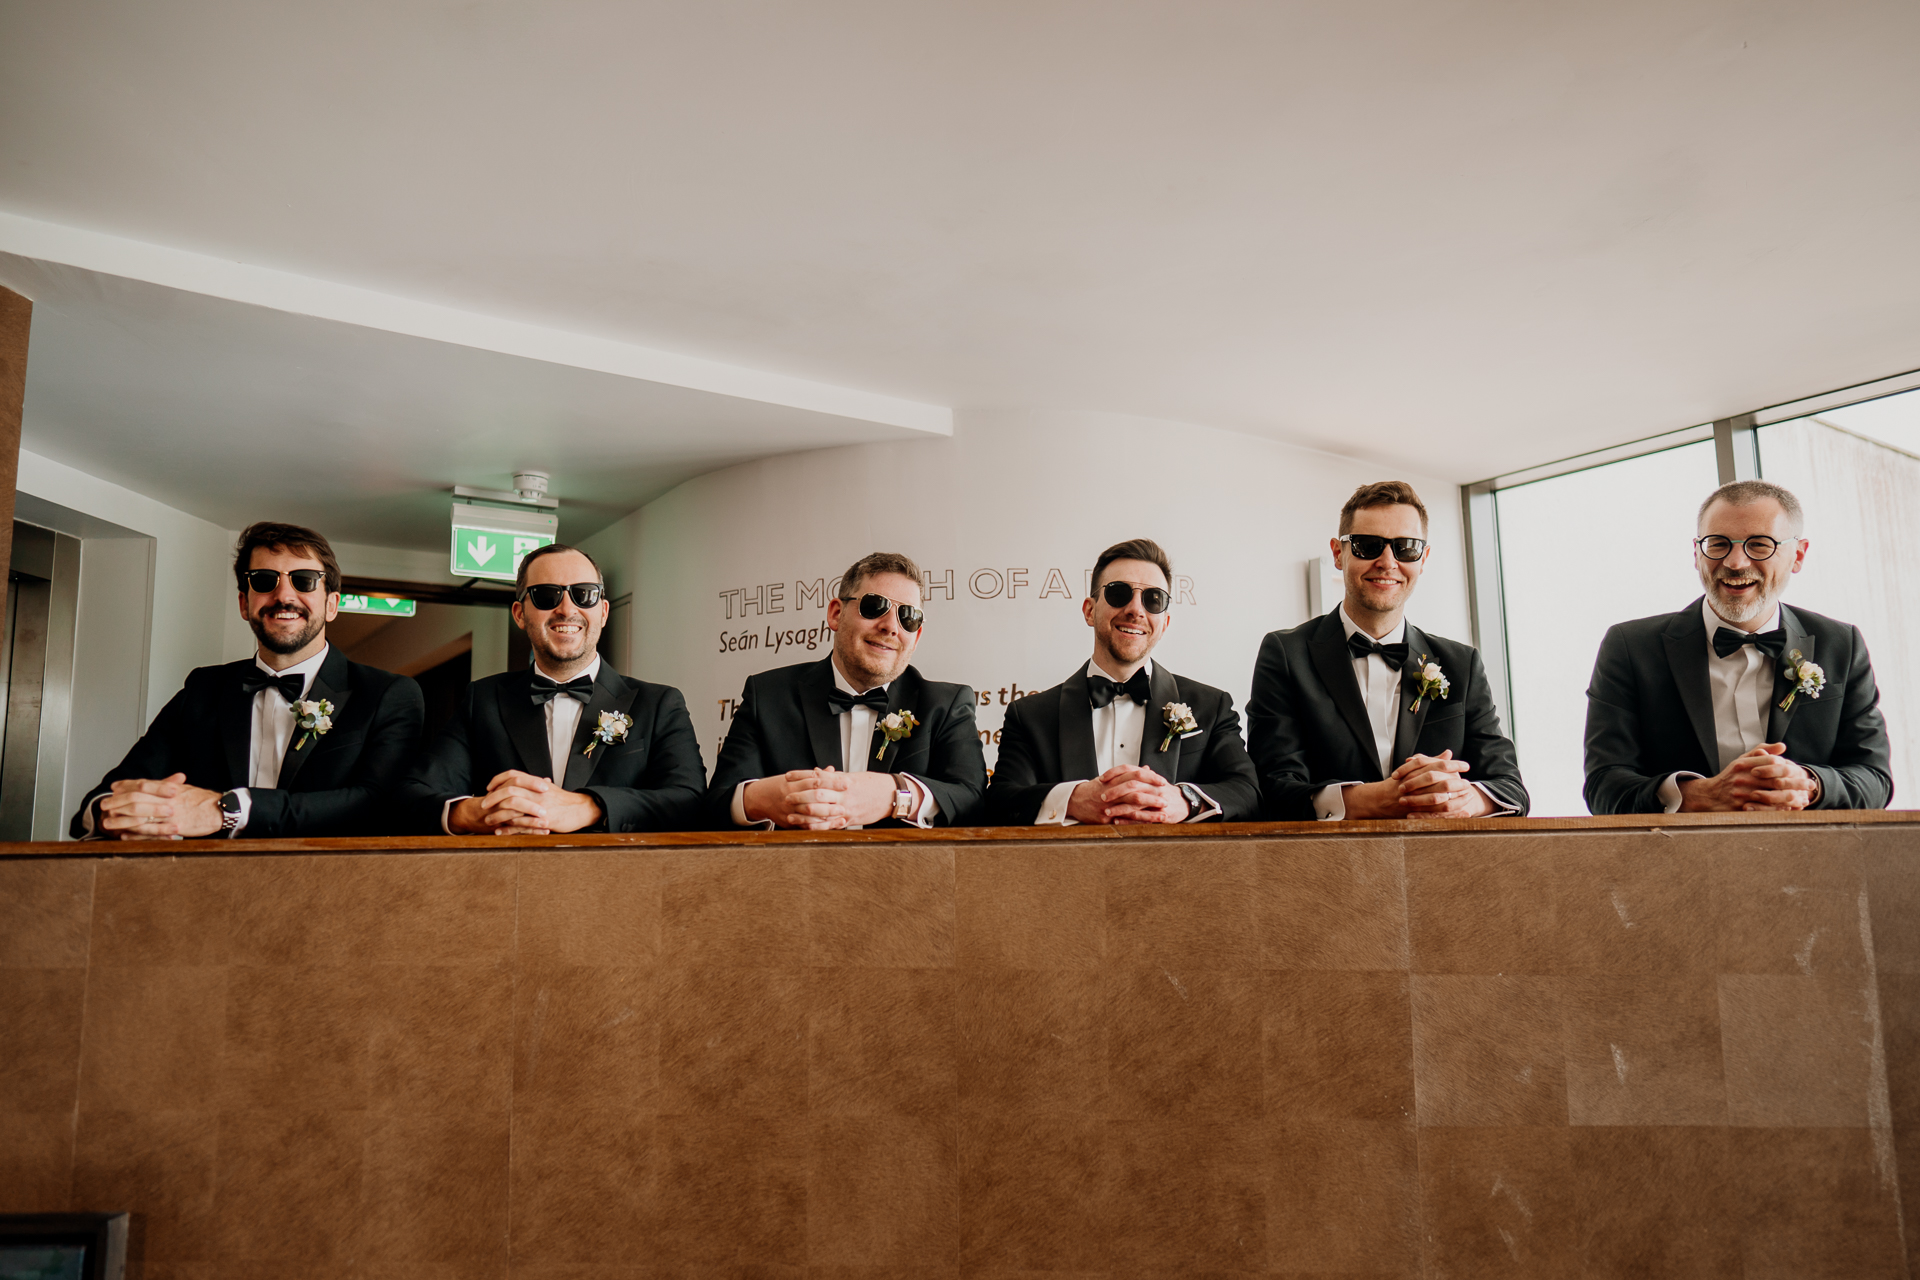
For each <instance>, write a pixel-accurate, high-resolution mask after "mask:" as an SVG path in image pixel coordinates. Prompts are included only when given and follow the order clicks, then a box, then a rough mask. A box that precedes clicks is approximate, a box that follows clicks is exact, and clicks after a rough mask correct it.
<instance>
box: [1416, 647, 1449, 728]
mask: <svg viewBox="0 0 1920 1280" xmlns="http://www.w3.org/2000/svg"><path fill="white" fill-rule="evenodd" d="M1452 688H1453V683H1452V682H1451V681H1450V680H1448V679H1447V673H1446V672H1444V671H1442V670H1441V669H1440V664H1439V663H1437V662H1428V661H1427V655H1426V654H1424V653H1423V654H1421V655H1420V671H1419V673H1418V674H1416V675H1415V676H1414V678H1413V690H1414V697H1413V705H1412V706H1410V707H1408V708H1407V710H1409V711H1411V712H1414V713H1415V714H1416V715H1417V714H1418V713H1419V711H1420V704H1421V703H1423V702H1425V701H1426V700H1427V699H1428V698H1436V699H1438V698H1444V697H1446V696H1447V693H1448V692H1449V691H1450V690H1451V689H1452Z"/></svg>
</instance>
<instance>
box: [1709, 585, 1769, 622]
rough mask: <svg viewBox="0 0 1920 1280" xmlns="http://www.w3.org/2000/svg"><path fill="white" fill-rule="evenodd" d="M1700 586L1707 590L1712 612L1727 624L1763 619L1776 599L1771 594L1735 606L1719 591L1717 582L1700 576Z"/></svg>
mask: <svg viewBox="0 0 1920 1280" xmlns="http://www.w3.org/2000/svg"><path fill="white" fill-rule="evenodd" d="M1701 584H1702V585H1703V586H1705V587H1706V589H1707V603H1708V604H1710V605H1712V606H1713V611H1714V612H1715V613H1717V614H1719V615H1720V616H1721V617H1722V618H1725V619H1726V620H1727V621H1728V622H1751V621H1753V620H1754V619H1755V618H1764V617H1766V616H1767V613H1768V612H1769V611H1770V610H1771V609H1772V608H1773V606H1774V603H1775V599H1776V597H1775V596H1773V595H1772V594H1771V593H1767V594H1762V595H1757V596H1755V597H1754V598H1753V600H1752V601H1751V602H1750V603H1748V604H1744V605H1742V604H1736V603H1735V602H1734V601H1732V600H1728V599H1727V598H1726V597H1725V596H1724V595H1723V594H1722V593H1721V591H1720V584H1719V582H1718V581H1716V580H1714V579H1712V578H1708V577H1706V576H1705V575H1702V578H1701Z"/></svg>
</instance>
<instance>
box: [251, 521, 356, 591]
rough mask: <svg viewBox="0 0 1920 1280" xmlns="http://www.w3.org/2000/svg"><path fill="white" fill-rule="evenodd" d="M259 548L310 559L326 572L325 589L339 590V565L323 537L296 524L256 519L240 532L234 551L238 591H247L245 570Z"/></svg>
mask: <svg viewBox="0 0 1920 1280" xmlns="http://www.w3.org/2000/svg"><path fill="white" fill-rule="evenodd" d="M262 547H265V548H266V549H267V550H269V551H286V552H289V553H291V554H294V555H304V556H312V557H313V558H314V559H315V560H318V561H319V562H320V567H321V568H322V569H323V570H325V571H326V577H327V590H328V591H329V592H334V591H338V590H339V589H340V562H339V561H338V560H335V559H334V558H333V548H332V547H330V546H328V545H327V540H326V539H325V538H323V537H321V536H320V535H319V534H317V533H315V532H314V531H313V530H311V529H308V528H304V527H302V526H300V525H297V524H276V523H274V522H273V521H271V520H257V521H255V522H254V523H252V524H250V525H248V526H247V527H246V528H244V529H242V530H241V531H240V542H239V544H238V545H237V546H235V547H234V549H233V582H234V585H235V586H237V587H239V588H240V590H242V591H245V590H246V589H247V570H248V568H250V567H251V566H252V564H253V553H254V552H255V551H257V550H259V549H260V548H262Z"/></svg>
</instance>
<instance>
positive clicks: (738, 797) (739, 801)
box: [727, 778, 773, 831]
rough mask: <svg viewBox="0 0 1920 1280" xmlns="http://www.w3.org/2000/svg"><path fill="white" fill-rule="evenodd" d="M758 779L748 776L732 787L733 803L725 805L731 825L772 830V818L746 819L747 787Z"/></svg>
mask: <svg viewBox="0 0 1920 1280" xmlns="http://www.w3.org/2000/svg"><path fill="white" fill-rule="evenodd" d="M758 781H760V779H758V778H748V779H747V780H746V781H745V782H743V783H741V784H740V785H739V786H737V787H735V788H734V789H733V803H732V804H730V805H728V806H727V816H728V817H729V818H732V819H733V825H734V826H736V827H759V828H760V829H761V830H762V831H771V830H773V819H772V818H762V819H761V820H760V821H758V822H749V821H748V820H747V787H748V786H749V785H751V784H752V783H755V782H758Z"/></svg>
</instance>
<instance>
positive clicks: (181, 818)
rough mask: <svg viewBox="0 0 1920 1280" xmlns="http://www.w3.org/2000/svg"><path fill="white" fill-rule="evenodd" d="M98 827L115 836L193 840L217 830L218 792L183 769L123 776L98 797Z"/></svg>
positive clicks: (218, 828) (135, 838)
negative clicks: (161, 774) (193, 780)
mask: <svg viewBox="0 0 1920 1280" xmlns="http://www.w3.org/2000/svg"><path fill="white" fill-rule="evenodd" d="M99 829H100V830H101V831H102V832H104V833H105V834H107V835H108V836H111V837H113V838H114V839H116V840H194V839H198V838H199V837H201V836H210V835H212V834H214V833H215V832H216V831H218V830H220V793H219V792H218V791H209V790H207V789H206V788H205V787H195V786H191V785H189V784H188V782H187V775H186V774H184V773H175V774H170V775H168V776H167V777H164V778H122V779H121V780H120V781H118V782H116V783H114V784H113V790H112V791H111V792H110V793H109V794H107V795H104V796H102V797H101V798H100V827H99Z"/></svg>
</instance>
